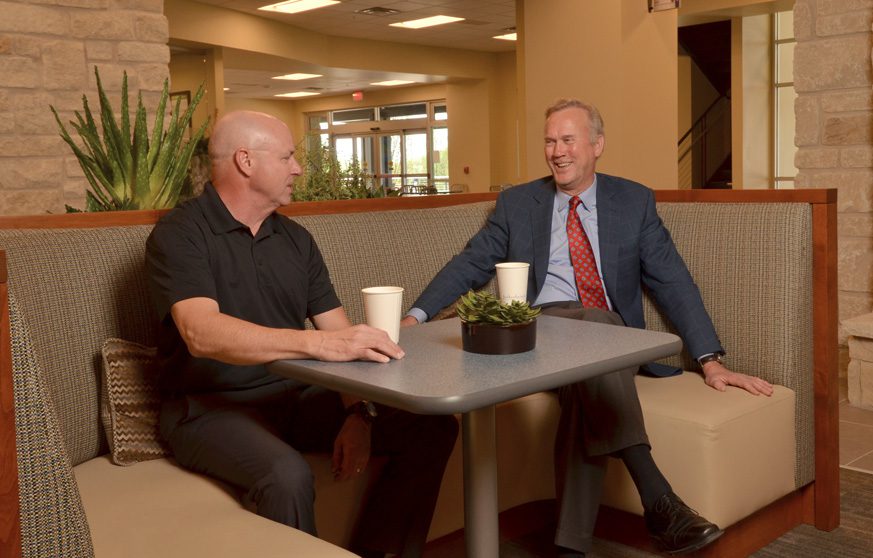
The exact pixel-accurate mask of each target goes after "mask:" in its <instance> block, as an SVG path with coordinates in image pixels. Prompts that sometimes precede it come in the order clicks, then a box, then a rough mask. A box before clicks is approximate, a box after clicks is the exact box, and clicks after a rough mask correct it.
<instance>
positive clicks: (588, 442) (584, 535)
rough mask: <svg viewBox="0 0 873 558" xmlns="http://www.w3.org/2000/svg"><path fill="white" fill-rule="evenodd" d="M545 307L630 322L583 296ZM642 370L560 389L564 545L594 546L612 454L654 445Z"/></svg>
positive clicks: (560, 532) (558, 471)
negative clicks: (639, 376) (640, 390)
mask: <svg viewBox="0 0 873 558" xmlns="http://www.w3.org/2000/svg"><path fill="white" fill-rule="evenodd" d="M543 313H544V314H549V315H552V316H558V317H562V318H572V319H577V320H586V321H591V322H601V323H607V324H613V325H624V322H623V321H622V319H621V317H619V315H618V314H616V313H615V312H607V311H604V310H598V309H596V308H583V307H582V305H581V304H579V303H578V302H563V303H557V304H549V305H544V306H543ZM568 350H573V349H572V347H570V348H568ZM637 370H638V367H636V366H635V367H632V368H625V369H623V370H619V371H617V372H612V373H609V374H604V375H601V376H597V377H595V378H591V379H589V380H585V381H582V382H579V383H576V384H571V385H568V386H563V387H561V388H558V390H557V393H558V400H559V401H560V404H561V418H560V420H559V422H558V432H557V434H556V437H555V484H556V487H555V493H556V495H557V500H558V528H557V531H556V533H555V544H557V545H559V546H563V547H566V548H570V549H574V550H578V551H581V552H588V551H589V550H590V549H591V541H592V537H593V532H594V523H595V521H596V520H597V510H598V508H599V507H600V495H601V493H602V489H603V477H604V475H605V473H606V463H607V456H609V455H610V454H613V453H615V452H617V451H619V450H622V449H624V448H627V447H630V446H633V445H637V444H646V445H649V439H648V436H647V435H646V427H645V424H644V423H643V412H642V409H641V408H640V400H639V397H638V395H637V389H636V384H634V376H636V373H637Z"/></svg>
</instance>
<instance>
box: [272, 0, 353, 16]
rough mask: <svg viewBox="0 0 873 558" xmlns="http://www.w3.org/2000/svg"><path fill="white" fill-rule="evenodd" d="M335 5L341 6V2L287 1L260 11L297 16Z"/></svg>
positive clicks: (333, 0) (334, 0) (335, 0)
mask: <svg viewBox="0 0 873 558" xmlns="http://www.w3.org/2000/svg"><path fill="white" fill-rule="evenodd" d="M334 4H339V0H285V2H279V3H278V4H270V5H269V6H261V7H260V8H258V9H259V10H265V11H268V12H282V13H283V14H296V13H300V12H306V11H309V10H315V9H317V8H324V7H325V6H332V5H334Z"/></svg>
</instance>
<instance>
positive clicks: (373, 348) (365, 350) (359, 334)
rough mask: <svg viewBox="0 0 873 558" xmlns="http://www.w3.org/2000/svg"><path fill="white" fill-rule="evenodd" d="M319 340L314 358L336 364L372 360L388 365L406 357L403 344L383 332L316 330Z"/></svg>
mask: <svg viewBox="0 0 873 558" xmlns="http://www.w3.org/2000/svg"><path fill="white" fill-rule="evenodd" d="M313 334H315V335H318V336H319V337H318V339H317V340H316V343H315V344H314V347H313V349H312V351H311V353H312V355H313V357H314V358H316V359H318V360H326V361H332V362H348V361H351V360H371V361H375V362H388V361H390V360H391V359H392V358H395V359H400V358H403V357H404V356H406V353H405V352H403V349H401V348H400V346H399V345H397V344H396V343H394V342H393V341H391V338H390V337H388V334H387V333H385V332H384V331H382V330H381V329H376V328H373V327H370V326H368V325H363V324H361V325H356V326H352V327H348V328H344V329H336V330H328V331H323V330H322V331H315V332H313Z"/></svg>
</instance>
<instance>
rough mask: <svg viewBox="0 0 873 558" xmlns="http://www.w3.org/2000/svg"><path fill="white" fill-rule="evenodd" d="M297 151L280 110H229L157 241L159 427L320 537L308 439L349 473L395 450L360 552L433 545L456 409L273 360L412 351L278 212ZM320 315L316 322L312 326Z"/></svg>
mask: <svg viewBox="0 0 873 558" xmlns="http://www.w3.org/2000/svg"><path fill="white" fill-rule="evenodd" d="M294 151H295V148H294V141H293V138H292V136H291V132H290V131H289V130H288V127H287V126H286V125H285V124H284V123H282V122H281V121H280V120H278V119H276V118H273V117H271V116H268V115H266V114H262V113H256V112H248V111H239V112H232V113H229V114H228V115H226V116H225V117H223V118H222V119H220V120H219V121H218V123H217V124H216V126H215V131H214V132H213V134H212V137H211V139H210V142H209V155H210V158H211V162H212V183H210V184H207V185H206V188H205V190H204V192H203V194H202V195H201V196H199V197H198V198H196V199H194V200H191V201H189V202H186V203H184V204H183V205H181V206H180V207H178V208H176V209H175V210H173V211H171V212H170V213H169V214H168V215H166V216H165V217H164V218H163V219H161V221H160V222H159V223H158V224H157V225H156V226H155V229H154V231H153V232H152V234H151V236H150V237H149V239H148V243H147V250H146V264H147V269H148V273H149V279H150V286H151V291H152V292H151V294H152V299H153V301H154V304H155V307H156V309H157V312H158V316H159V317H160V319H161V323H160V329H159V334H158V338H159V347H158V358H159V360H160V363H161V366H162V376H161V387H162V392H163V395H164V403H163V406H162V409H161V433H162V435H163V436H164V438H165V439H166V440H167V442H168V443H169V445H170V447H171V448H172V450H173V453H174V455H175V457H176V459H177V460H178V462H179V463H180V464H182V465H183V466H185V467H188V468H190V469H193V470H195V471H198V472H201V473H204V474H207V475H211V476H214V477H216V478H218V479H221V480H223V481H225V482H228V483H230V484H232V485H234V486H236V487H238V488H240V489H241V490H243V491H244V494H245V495H244V498H245V499H246V500H247V501H249V502H251V503H253V504H254V505H255V506H256V508H257V513H258V514H259V515H262V516H264V517H267V518H270V519H273V520H275V521H279V522H282V523H285V524H287V525H290V526H292V527H296V528H298V529H301V530H303V531H306V532H308V533H311V534H315V533H316V529H315V519H314V513H313V501H314V497H315V494H314V486H313V478H312V472H311V471H310V469H309V466H308V465H307V463H306V461H305V460H304V459H303V457H302V456H301V454H300V452H303V451H324V452H330V453H332V455H333V470H334V475H335V477H336V479H337V480H340V481H341V480H345V479H348V478H351V477H353V476H356V475H359V474H361V473H362V472H363V471H364V469H365V468H366V466H367V463H368V461H369V458H370V455H371V454H372V455H386V456H388V457H389V459H388V463H387V465H386V466H385V468H384V469H383V471H382V472H381V474H380V476H379V479H378V480H377V481H376V484H375V486H374V487H373V490H372V491H371V493H370V497H369V498H368V501H367V503H366V504H365V506H364V509H363V510H362V512H361V515H360V518H359V521H358V524H357V529H356V532H355V535H354V536H353V540H352V546H351V550H352V551H354V552H356V553H358V554H360V555H361V556H364V557H370V556H384V555H385V554H386V553H391V554H397V555H400V556H404V557H414V556H420V555H421V551H422V548H423V546H424V542H425V538H426V536H427V531H428V528H429V525H430V520H431V517H432V515H433V509H434V506H435V504H436V498H437V494H438V492H439V486H440V482H441V480H442V475H443V470H444V468H445V464H446V461H447V459H448V456H449V454H450V452H451V450H452V447H453V445H454V442H455V438H456V436H457V429H458V426H457V422H456V421H455V419H454V417H434V416H419V415H413V414H410V413H406V412H402V411H398V410H396V409H390V408H384V407H378V408H376V407H374V406H373V405H372V404H371V403H369V402H366V401H360V400H358V399H356V398H354V397H351V396H348V395H344V394H339V393H336V392H332V391H329V390H327V389H324V388H320V387H316V386H309V385H304V384H301V383H299V382H296V381H293V380H288V379H283V378H279V377H277V376H273V375H271V374H270V373H269V372H267V370H266V368H265V366H264V364H265V363H268V362H271V361H274V360H277V359H289V358H291V359H293V358H310V359H311V358H314V359H320V360H330V361H349V360H356V359H360V360H371V361H376V362H388V361H389V360H390V359H397V358H403V356H404V354H403V350H402V349H401V348H400V347H399V346H397V345H396V344H395V343H393V342H392V341H391V340H390V339H389V337H388V335H387V334H386V333H385V332H383V331H381V330H377V329H374V328H371V327H368V326H366V325H357V326H352V325H351V323H350V322H349V320H348V318H347V317H346V314H345V311H344V310H343V308H342V306H341V305H340V301H339V299H338V298H337V296H336V293H335V292H334V289H333V285H332V284H331V282H330V277H329V274H328V270H327V268H326V267H325V264H324V261H323V260H322V257H321V253H320V252H319V250H318V247H317V246H316V244H315V241H314V240H313V238H312V236H311V235H310V234H309V233H308V232H307V231H306V230H305V229H304V228H303V227H301V226H300V225H298V224H296V223H294V222H293V221H291V220H290V219H288V218H286V217H283V216H281V215H278V214H277V213H275V210H276V208H278V207H279V206H281V205H284V204H287V203H290V201H291V194H292V191H293V182H294V179H295V178H296V177H297V176H299V175H300V172H301V169H300V165H299V164H298V163H297V161H296V160H295V159H294ZM306 318H309V319H310V320H311V321H312V323H313V324H314V325H315V327H316V329H315V330H305V329H304V321H305V319H306Z"/></svg>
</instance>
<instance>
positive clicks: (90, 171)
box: [51, 67, 208, 211]
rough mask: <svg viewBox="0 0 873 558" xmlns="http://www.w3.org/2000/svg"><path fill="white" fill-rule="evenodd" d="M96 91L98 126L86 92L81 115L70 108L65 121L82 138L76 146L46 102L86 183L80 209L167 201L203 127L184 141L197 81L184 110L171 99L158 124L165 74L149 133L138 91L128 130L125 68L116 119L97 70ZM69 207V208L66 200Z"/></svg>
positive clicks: (171, 201)
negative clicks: (83, 204)
mask: <svg viewBox="0 0 873 558" xmlns="http://www.w3.org/2000/svg"><path fill="white" fill-rule="evenodd" d="M94 74H95V76H97V92H98V95H99V98H100V114H99V116H100V128H101V130H102V132H103V133H102V138H101V135H100V133H99V132H98V129H97V123H96V121H95V119H94V116H93V115H92V114H91V109H90V107H89V106H88V97H87V96H85V95H82V104H83V105H84V116H83V115H82V114H80V113H79V112H78V111H76V113H75V115H76V120H75V121H70V125H71V126H72V127H73V129H74V130H75V131H76V132H78V134H79V137H80V138H81V140H82V142H81V143H82V146H83V147H80V146H79V145H78V144H76V142H75V141H73V138H72V137H70V133H69V132H68V131H67V128H66V127H65V126H64V124H63V123H62V122H61V119H60V117H59V116H58V112H57V110H55V107H53V106H52V107H51V109H52V113H54V115H55V120H56V121H57V123H58V128H59V130H60V134H61V137H62V138H63V139H64V141H65V142H67V145H69V146H70V148H71V149H72V150H73V153H75V155H76V158H77V159H78V160H79V165H80V166H81V167H82V170H83V171H84V173H85V177H86V178H87V179H88V183H89V184H90V185H91V188H90V189H89V190H88V191H87V192H86V193H85V196H86V211H114V210H121V209H161V208H165V207H173V206H175V205H176V203H177V202H178V201H179V198H180V196H181V195H182V194H183V193H184V191H185V188H186V182H187V180H186V179H187V176H188V166H189V164H190V161H191V155H192V153H193V152H194V148H195V146H196V145H197V142H198V141H199V140H200V139H201V138H202V137H203V134H204V133H205V132H206V126H207V124H208V120H207V122H204V123H203V125H202V126H200V129H199V130H197V132H196V133H195V134H194V135H193V137H191V138H190V139H189V140H188V141H184V133H185V130H186V129H187V128H188V126H189V123H190V122H191V116H192V115H193V114H194V109H195V108H196V107H197V104H198V103H199V102H200V99H201V98H202V97H203V86H202V85H201V86H200V88H199V89H198V90H197V93H196V94H195V95H194V98H193V99H192V100H191V103H190V104H189V105H188V108H187V109H186V110H185V113H184V114H182V115H180V114H179V112H180V100H177V101H176V104H175V106H174V107H173V111H172V114H171V115H170V118H169V121H168V122H167V126H166V129H164V116H165V114H166V109H167V100H168V98H169V80H164V88H163V91H162V93H161V99H160V101H159V102H158V108H157V110H156V112H155V122H154V126H153V127H152V133H151V139H149V133H148V129H147V126H146V110H145V107H144V106H143V102H142V92H140V93H139V94H138V95H137V109H136V114H135V117H134V124H133V133H132V134H131V128H130V110H129V105H128V99H127V72H125V73H124V78H123V80H122V82H121V119H120V125H119V121H118V120H116V118H115V114H114V113H113V111H112V105H111V104H110V103H109V98H108V97H107V96H106V92H105V91H104V90H103V83H102V82H101V81H100V73H99V72H98V70H97V68H96V67H95V68H94ZM67 209H68V210H69V211H75V210H73V209H72V208H70V207H69V206H68V207H67Z"/></svg>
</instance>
